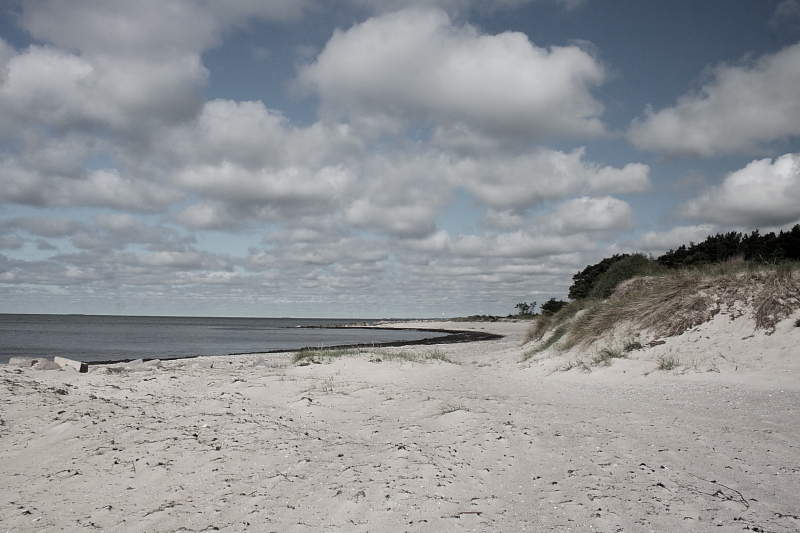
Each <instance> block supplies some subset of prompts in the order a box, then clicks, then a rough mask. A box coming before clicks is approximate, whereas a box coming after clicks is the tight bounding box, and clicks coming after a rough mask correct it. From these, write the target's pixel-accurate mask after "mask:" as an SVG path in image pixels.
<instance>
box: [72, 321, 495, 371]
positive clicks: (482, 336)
mask: <svg viewBox="0 0 800 533" xmlns="http://www.w3.org/2000/svg"><path fill="white" fill-rule="evenodd" d="M397 323H398V324H402V325H403V327H390V326H385V325H381V326H375V327H373V326H351V325H344V326H302V327H304V328H314V329H386V330H391V329H403V330H409V331H431V332H436V333H447V334H448V335H445V336H442V337H429V338H426V339H418V340H408V341H389V342H369V343H358V344H332V345H330V346H326V347H323V348H319V347H315V346H303V347H301V348H292V349H288V350H287V349H282V350H260V351H254V352H234V353H229V354H219V355H194V356H188V357H187V356H182V357H159V358H155V357H146V358H142V361H144V362H148V361H156V360H157V361H180V360H182V359H197V358H202V357H228V356H235V355H258V354H281V353H296V352H305V351H311V350H328V349H337V350H349V349H357V348H392V347H401V346H428V345H432V344H459V343H466V342H481V341H488V340H495V339H499V338H502V337H503V336H502V335H496V334H494V333H486V332H477V331H463V330H452V329H450V330H448V329H429V328H420V327H413V328H412V327H405V325H406V324H407V323H405V322H397ZM137 360H138V359H114V360H108V361H92V362H89V363H86V364H88V365H89V366H90V367H91V366H108V365H114V364H124V363H130V362H131V361H137Z"/></svg>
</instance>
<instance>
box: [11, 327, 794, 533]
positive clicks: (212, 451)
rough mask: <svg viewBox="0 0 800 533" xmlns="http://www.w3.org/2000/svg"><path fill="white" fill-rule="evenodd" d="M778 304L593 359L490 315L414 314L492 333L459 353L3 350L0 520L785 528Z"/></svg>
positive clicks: (789, 430)
mask: <svg viewBox="0 0 800 533" xmlns="http://www.w3.org/2000/svg"><path fill="white" fill-rule="evenodd" d="M795 319H796V317H793V318H792V319H791V320H789V321H784V322H783V323H781V324H780V325H779V327H778V330H777V331H776V333H775V334H774V335H772V336H766V335H764V334H763V333H756V334H755V335H754V336H753V337H750V338H748V339H745V340H742V337H746V336H748V335H750V334H751V333H752V326H751V324H748V323H747V322H746V320H744V319H740V320H737V321H735V322H731V321H730V320H729V319H727V318H726V317H724V316H722V315H720V316H718V317H717V318H715V319H714V321H712V322H711V323H709V324H706V325H704V326H701V327H700V328H697V329H696V330H694V331H692V332H689V333H687V334H685V335H682V336H680V337H676V338H673V339H668V340H667V343H666V344H664V345H661V346H657V347H655V348H649V349H646V350H642V351H637V352H633V353H632V354H631V358H630V359H627V360H617V361H615V362H614V364H613V365H612V366H610V367H596V368H594V370H593V371H592V372H591V373H586V372H582V371H580V369H578V368H573V369H572V370H570V371H568V372H562V371H554V370H555V369H557V368H558V367H559V366H563V365H564V364H565V362H568V361H569V360H570V358H575V357H576V356H577V355H576V354H575V353H572V354H567V355H566V356H556V357H548V358H546V359H542V360H536V358H534V359H532V360H530V361H528V362H520V361H521V359H522V354H523V353H524V352H525V351H526V349H527V348H526V347H521V346H520V342H521V339H522V336H523V333H524V331H525V329H526V328H527V324H526V323H508V322H500V323H479V324H467V323H447V324H444V325H442V324H429V325H428V327H437V326H438V327H442V326H443V327H446V328H449V329H455V328H475V329H486V330H487V331H491V332H497V333H500V334H504V335H506V337H505V338H503V339H501V340H497V341H488V342H479V343H469V344H453V345H440V346H438V349H439V350H441V351H444V352H445V353H447V354H448V355H449V356H450V357H451V358H452V359H454V360H456V361H458V362H460V363H461V364H449V363H426V364H421V363H408V362H404V363H401V362H388V361H383V362H380V363H378V362H370V360H369V359H370V356H369V355H362V356H358V357H353V358H345V359H340V360H336V361H335V362H333V363H330V364H313V365H310V366H305V367H297V366H292V365H290V364H289V363H288V362H289V357H290V355H288V354H284V355H277V356H275V355H265V356H263V358H264V360H265V361H267V363H269V366H253V363H254V362H255V361H257V360H258V359H259V356H235V357H224V358H223V357H221V358H204V359H203V360H185V361H179V362H168V363H165V366H164V368H162V369H155V370H150V371H148V372H135V373H121V374H108V373H105V371H104V369H102V368H99V367H93V368H92V371H91V372H90V373H89V374H77V373H75V372H70V371H36V370H32V369H16V368H12V367H8V366H5V367H1V368H0V379H2V387H0V405H1V406H2V413H1V414H0V418H1V419H2V425H0V487H2V489H1V491H0V531H13V532H27V531H124V532H128V531H131V532H149V533H154V532H174V531H212V530H214V531H216V530H219V531H230V532H233V531H258V532H262V531H263V532H269V531H276V532H295V531H297V532H333V531H354V532H368V531H369V532H393V533H394V532H402V531H409V532H427V531H430V532H434V531H437V532H438V531H486V532H498V531H504V532H518V531H600V532H608V533H610V532H618V531H624V532H648V531H656V532H662V531H663V532H673V531H715V532H720V531H743V530H748V529H749V530H751V531H769V532H792V531H798V530H800V496H798V495H799V494H800V416H798V415H800V413H799V412H798V411H800V379H798V378H799V377H800V364H799V363H800V328H795V327H794V326H793V324H794V320H795ZM412 326H413V327H419V326H420V324H413V325H412ZM434 348H435V347H434V346H419V347H407V348H392V349H389V350H393V351H403V350H405V351H415V352H421V353H427V352H430V351H431V350H433V349H434ZM664 354H672V355H676V356H677V357H679V358H680V359H681V360H682V362H683V363H682V366H681V367H680V368H679V369H677V371H673V372H663V371H654V369H655V367H656V363H655V361H656V358H657V357H658V356H659V355H664ZM578 355H579V354H578ZM378 357H380V354H379V355H378ZM209 363H213V368H208V366H209ZM645 374H647V375H645Z"/></svg>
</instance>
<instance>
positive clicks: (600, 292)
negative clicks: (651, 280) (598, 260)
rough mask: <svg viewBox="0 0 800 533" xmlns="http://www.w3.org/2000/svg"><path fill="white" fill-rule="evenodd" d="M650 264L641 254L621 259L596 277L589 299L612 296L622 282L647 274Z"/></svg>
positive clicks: (602, 298)
mask: <svg viewBox="0 0 800 533" xmlns="http://www.w3.org/2000/svg"><path fill="white" fill-rule="evenodd" d="M651 264H652V261H651V260H650V258H649V257H647V256H646V255H644V254H642V253H635V254H633V255H629V256H627V257H623V258H622V259H620V260H619V261H616V262H615V263H614V264H613V265H611V266H610V267H609V268H608V270H606V271H605V272H603V273H602V274H601V275H600V276H598V278H597V280H596V281H595V283H594V286H593V287H592V290H591V291H590V292H589V297H590V298H598V299H600V300H605V299H606V298H608V297H609V296H611V294H613V292H614V289H616V288H617V285H619V284H620V283H622V282H623V281H626V280H629V279H631V278H634V277H636V276H645V275H647V274H649V273H650V271H651Z"/></svg>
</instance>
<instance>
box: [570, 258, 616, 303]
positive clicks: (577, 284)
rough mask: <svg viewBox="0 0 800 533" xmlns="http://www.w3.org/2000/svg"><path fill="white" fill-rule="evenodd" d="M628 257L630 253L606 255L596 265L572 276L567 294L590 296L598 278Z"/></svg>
mask: <svg viewBox="0 0 800 533" xmlns="http://www.w3.org/2000/svg"><path fill="white" fill-rule="evenodd" d="M626 257H629V256H628V254H622V255H619V254H615V255H613V256H612V257H606V258H605V259H603V260H602V261H600V262H599V263H597V264H595V265H589V266H587V267H586V268H584V269H583V270H581V271H580V272H578V273H577V274H575V275H574V276H572V280H573V283H572V286H571V287H570V288H569V294H568V295H567V296H568V297H569V299H570V300H581V299H583V298H588V297H589V294H590V293H591V292H592V289H593V288H594V285H595V283H597V279H598V278H599V277H600V276H602V275H603V274H604V273H605V272H606V271H607V270H608V269H609V268H611V265H613V264H614V263H616V262H617V261H622V260H623V259H625V258H626Z"/></svg>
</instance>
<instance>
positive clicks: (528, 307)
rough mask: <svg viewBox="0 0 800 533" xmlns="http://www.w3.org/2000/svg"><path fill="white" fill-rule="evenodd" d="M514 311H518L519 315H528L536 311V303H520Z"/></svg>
mask: <svg viewBox="0 0 800 533" xmlns="http://www.w3.org/2000/svg"><path fill="white" fill-rule="evenodd" d="M514 307H515V308H516V309H519V314H520V315H528V314H530V313H532V312H533V310H534V309H536V302H533V303H532V304H529V303H528V302H521V303H518V304H517V305H515V306H514Z"/></svg>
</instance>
